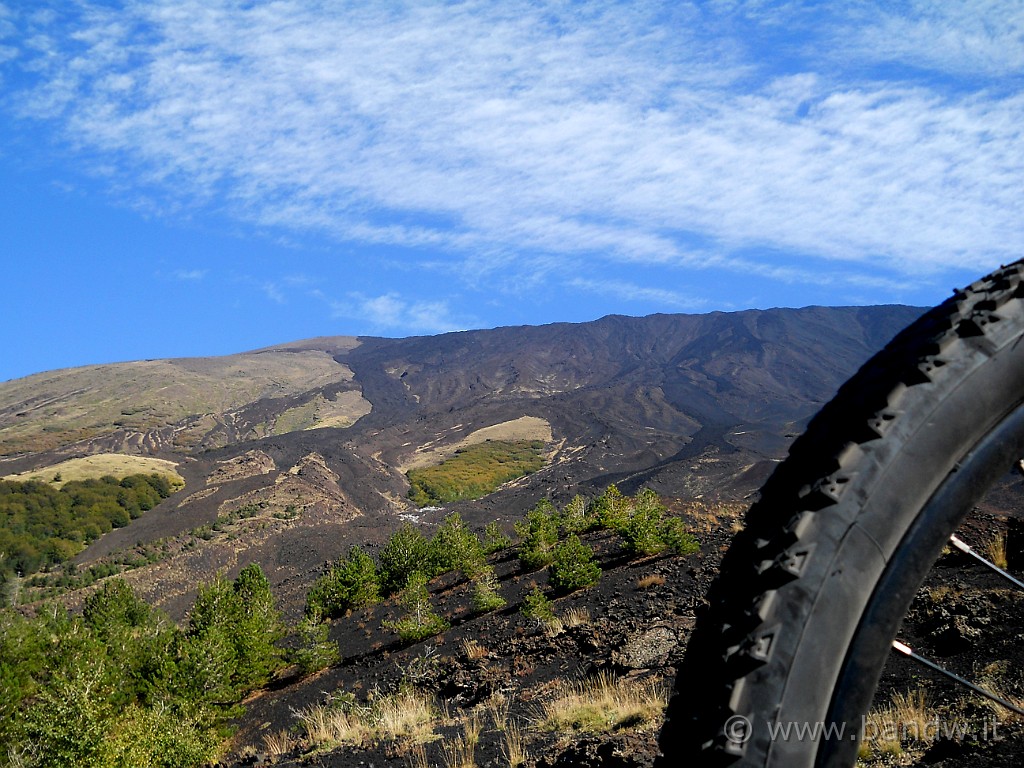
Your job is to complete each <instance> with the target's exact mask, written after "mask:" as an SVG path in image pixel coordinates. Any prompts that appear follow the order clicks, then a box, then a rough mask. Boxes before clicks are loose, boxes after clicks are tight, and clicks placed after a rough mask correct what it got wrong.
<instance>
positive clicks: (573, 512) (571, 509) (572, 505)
mask: <svg viewBox="0 0 1024 768" xmlns="http://www.w3.org/2000/svg"><path fill="white" fill-rule="evenodd" d="M559 523H560V525H561V527H562V530H563V531H564V532H565V533H583V532H584V531H589V530H590V529H591V528H595V527H597V525H598V520H597V516H596V514H594V512H593V511H592V510H591V509H590V507H589V505H588V504H587V500H586V499H584V498H583V497H582V496H580V495H578V494H577V495H576V496H574V497H573V499H572V501H570V502H569V503H568V504H566V505H565V508H564V509H562V512H561V514H560V515H559Z"/></svg>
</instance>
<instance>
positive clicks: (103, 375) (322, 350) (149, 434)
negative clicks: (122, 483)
mask: <svg viewBox="0 0 1024 768" xmlns="http://www.w3.org/2000/svg"><path fill="white" fill-rule="evenodd" d="M917 314H918V310H916V309H913V308H908V307H864V308H821V307H812V308H807V309H801V310H786V309H779V310H767V311H746V312H737V313H712V314H708V315H654V316H650V317H644V318H628V317H618V316H611V317H606V318H603V319H601V320H597V321H594V322H591V323H582V324H575V325H574V324H554V325H548V326H539V327H519V328H499V329H495V330H487V331H467V332H461V333H451V334H444V335H441V336H433V337H415V338H407V339H381V338H360V339H352V338H348V337H324V338H318V339H310V340H306V341H298V342H294V343H291V344H286V345H280V346H276V347H270V348H267V349H262V350H257V351H254V352H248V353H243V354H238V355H231V356H229V357H224V358H210V359H185V360H165V361H145V362H139V363H123V364H116V365H109V366H93V367H86V368H77V369H70V370H66V371H55V372H51V373H44V374H38V375H36V376H31V377H28V378H27V379H21V380H17V381H12V382H6V383H3V384H0V450H4V451H5V452H6V453H7V454H8V455H7V456H6V457H4V458H3V459H0V475H11V474H13V473H16V472H26V471H30V470H36V469H38V468H40V467H51V466H54V465H56V464H58V462H60V461H62V460H66V459H70V458H74V457H79V456H85V455H90V454H98V453H109V452H122V453H128V454H134V455H140V456H152V457H156V458H160V459H165V460H170V461H173V462H174V463H175V464H176V465H177V472H178V473H179V474H180V475H181V476H183V477H184V478H185V480H186V486H185V488H184V490H182V491H181V492H179V493H177V494H175V495H173V496H172V497H171V498H170V499H168V500H167V501H166V502H164V503H163V504H161V505H160V506H159V507H157V508H156V509H154V510H153V511H151V512H149V513H147V514H146V515H145V516H143V517H141V518H139V519H138V520H134V521H132V523H131V524H130V525H128V526H126V527H124V528H120V529H117V530H115V531H113V532H111V533H110V534H107V535H105V536H103V537H102V538H101V539H100V540H98V541H97V542H95V543H94V544H92V545H90V546H89V547H88V548H87V549H86V551H85V552H84V553H82V554H81V555H80V556H79V557H78V558H77V562H78V564H79V565H88V564H90V563H93V562H96V561H97V559H98V558H100V559H102V558H109V557H112V556H117V553H118V552H125V551H130V550H132V548H138V547H140V546H142V547H146V546H152V545H154V543H156V542H165V543H166V542H170V543H169V544H168V546H169V547H170V551H171V552H172V553H173V554H171V555H167V556H166V557H165V559H164V560H163V561H162V562H161V563H160V564H159V565H153V566H148V567H146V568H141V569H137V570H136V571H133V572H132V573H131V574H130V577H131V578H132V580H133V581H134V583H136V585H137V586H138V588H139V589H140V590H141V593H142V594H143V595H144V596H145V597H147V598H148V599H152V600H154V601H155V602H157V603H158V604H160V605H162V606H163V607H165V608H167V609H169V610H170V611H171V613H172V615H178V616H180V615H181V611H182V610H183V609H184V607H185V606H186V605H187V601H188V600H189V599H190V596H191V595H193V594H194V586H192V585H193V584H194V580H195V578H196V577H211V576H212V575H213V574H214V573H216V572H218V571H219V570H226V571H227V572H228V573H234V572H237V570H238V569H239V568H240V567H241V566H242V565H243V564H244V563H245V562H248V561H250V560H255V561H257V562H259V563H260V564H261V565H262V566H263V567H264V569H265V570H266V571H267V573H268V575H269V576H270V579H271V582H272V584H273V585H274V587H275V588H278V589H280V590H282V591H283V598H284V599H285V601H286V603H288V604H293V603H294V602H295V601H296V600H297V599H298V597H299V596H300V595H301V594H303V593H304V590H305V588H306V587H307V586H308V584H309V583H310V582H311V580H312V578H313V577H314V574H315V573H316V571H317V569H318V568H319V567H320V565H321V564H322V563H323V562H324V561H326V560H329V559H331V558H333V557H336V556H337V555H338V554H339V553H340V552H341V551H343V549H344V548H345V546H346V542H348V541H349V540H357V541H362V540H366V541H368V542H370V543H373V542H375V541H377V542H379V541H381V540H383V538H384V537H386V536H387V535H388V533H389V532H390V531H391V530H393V528H394V526H395V525H396V524H397V522H398V521H399V520H400V519H402V518H403V517H408V516H410V515H411V516H413V517H414V518H415V519H419V520H422V521H423V523H424V524H426V525H429V524H431V523H432V522H436V521H437V520H439V519H440V516H441V515H442V514H443V513H442V512H441V511H433V512H431V511H426V512H419V511H417V510H416V508H415V507H414V506H413V505H412V504H411V503H410V502H409V501H408V498H407V497H408V493H409V483H408V480H407V478H406V477H405V474H404V472H405V471H406V470H408V469H410V468H412V467H423V466H430V465H431V464H436V463H439V462H441V461H442V460H444V458H446V457H448V456H450V455H451V454H452V453H453V452H454V451H456V450H458V449H459V448H460V447H464V446H466V445H469V444H472V443H474V442H481V441H484V440H488V439H509V438H512V439H525V440H536V439H539V440H542V441H544V445H545V448H544V453H545V456H546V460H545V465H544V467H543V468H542V469H541V470H540V471H538V472H536V473H534V474H531V475H529V476H527V477H525V478H522V479H520V480H517V481H514V482H511V483H508V484H506V485H505V486H503V487H502V488H501V489H500V490H499V491H498V492H496V493H493V494H490V495H488V496H485V497H484V498H482V499H480V500H479V501H466V502H456V503H454V504H452V505H448V506H447V507H446V509H447V508H448V507H450V509H456V510H458V511H460V512H461V513H462V514H463V515H464V516H465V517H466V519H467V520H468V521H470V522H471V523H473V524H476V525H480V526H482V525H483V523H484V522H489V521H492V520H497V521H499V522H502V523H504V524H506V525H507V524H509V522H510V521H511V520H514V519H516V518H517V517H518V516H519V515H521V514H522V513H523V512H524V511H525V510H526V509H529V508H530V507H532V506H533V505H534V504H535V503H536V501H537V500H538V499H540V498H544V497H550V498H552V499H554V500H555V501H557V502H562V503H564V502H565V501H567V500H568V499H569V498H571V497H572V496H573V495H575V494H576V493H578V492H591V493H597V492H600V491H601V490H602V489H603V488H604V487H605V486H607V485H608V484H609V483H612V482H615V483H618V484H619V485H620V487H622V488H623V490H624V491H626V492H634V491H636V490H638V489H639V488H640V487H650V488H652V489H654V490H655V491H657V492H658V493H660V494H662V495H664V496H666V497H670V498H682V499H694V498H724V499H742V498H744V497H746V496H747V495H749V494H750V493H752V492H753V491H754V490H756V488H757V487H758V486H759V485H760V483H761V481H762V480H763V478H764V477H765V476H766V475H767V474H768V472H769V471H770V470H771V467H772V466H773V464H774V462H776V461H777V460H778V459H779V458H780V457H781V456H783V455H784V453H785V449H786V446H787V445H788V442H789V440H790V439H791V437H792V436H793V434H794V433H796V432H798V431H799V430H800V428H801V425H802V424H803V423H804V422H805V421H806V420H807V419H808V418H809V417H810V416H811V415H812V414H813V413H814V411H815V410H816V409H817V408H818V406H819V405H820V404H821V403H822V402H824V401H825V400H827V399H828V398H829V397H830V396H831V394H832V393H833V391H834V390H835V389H836V388H837V387H838V385H839V384H840V383H841V382H842V381H843V380H844V379H845V378H846V377H847V376H848V375H849V374H850V373H851V372H852V371H853V370H855V369H856V367H857V366H858V365H859V364H860V363H861V362H863V361H864V360H866V359H867V357H869V356H870V354H871V353H872V352H873V351H874V350H876V349H877V348H879V347H880V346H881V345H882V344H883V343H884V341H885V340H887V339H888V338H889V337H891V336H892V335H893V334H894V333H895V331H896V330H898V329H899V328H900V327H902V326H904V325H905V324H906V323H907V322H909V321H910V320H911V319H912V318H914V317H915V316H916V315H917ZM29 449H31V450H29ZM240 510H241V512H240ZM254 510H255V511H254ZM289 610H290V611H291V612H294V608H291V609H289Z"/></svg>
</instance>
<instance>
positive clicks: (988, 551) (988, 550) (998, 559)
mask: <svg viewBox="0 0 1024 768" xmlns="http://www.w3.org/2000/svg"><path fill="white" fill-rule="evenodd" d="M985 555H986V557H988V559H989V560H991V561H992V562H993V563H995V564H996V565H998V566H999V567H1000V568H1002V569H1003V570H1006V531H1000V532H999V533H997V534H996V535H995V536H994V537H993V538H991V539H989V540H988V541H987V542H986V543H985Z"/></svg>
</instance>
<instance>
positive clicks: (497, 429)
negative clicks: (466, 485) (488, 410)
mask: <svg viewBox="0 0 1024 768" xmlns="http://www.w3.org/2000/svg"><path fill="white" fill-rule="evenodd" d="M488 440H498V441H504V442H508V441H515V440H527V441H529V440H540V441H542V442H544V443H550V442H551V440H552V434H551V424H550V423H549V422H548V421H547V420H546V419H542V418H539V417H537V416H520V417H519V418H518V419H513V420H511V421H503V422H501V423H500V424H494V425H492V426H489V427H484V428H483V429H478V430H476V431H475V432H472V433H470V434H469V435H467V436H466V437H464V438H462V439H461V440H457V441H455V442H447V435H439V436H438V438H437V439H436V440H433V441H431V442H429V443H427V444H426V445H422V446H420V447H419V448H417V449H416V450H415V451H414V452H413V454H412V455H411V456H409V457H407V458H406V459H404V460H403V462H402V463H401V464H400V465H399V466H398V471H399V472H402V473H405V472H408V471H409V470H410V469H422V468H423V467H429V466H433V465H435V464H440V463H441V462H443V461H444V460H445V459H447V458H449V457H451V456H453V455H454V454H455V452H456V451H458V450H459V449H461V448H467V447H469V446H471V445H476V444H478V443H486V442H487V441H488Z"/></svg>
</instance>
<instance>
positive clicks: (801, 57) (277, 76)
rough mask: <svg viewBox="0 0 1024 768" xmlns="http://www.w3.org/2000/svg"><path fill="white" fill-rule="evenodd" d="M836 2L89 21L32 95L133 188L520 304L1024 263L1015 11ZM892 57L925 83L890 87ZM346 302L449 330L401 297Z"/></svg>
mask: <svg viewBox="0 0 1024 768" xmlns="http://www.w3.org/2000/svg"><path fill="white" fill-rule="evenodd" d="M822 5H823V4H815V3H787V4H782V5H780V6H775V5H774V4H771V5H765V4H757V3H755V4H751V5H749V6H748V7H747V9H746V11H745V16H744V17H743V18H740V17H739V12H735V13H733V15H730V14H729V13H726V12H719V11H716V10H715V8H717V7H718V6H715V5H713V4H712V5H710V6H707V7H704V6H693V7H691V6H689V5H685V4H675V3H665V4H658V3H645V4H623V5H620V4H614V3H594V4H586V5H584V6H576V5H564V4H557V3H552V4H543V3H541V4H537V3H529V4H528V3H519V2H508V3H484V2H476V1H472V0H471V1H470V2H464V3H459V4H435V3H425V4H422V3H417V4H387V5H384V6H380V5H371V6H368V7H351V6H344V7H336V8H335V7H331V6H327V7H325V6H323V5H322V4H319V3H307V2H302V1H301V0H281V2H276V3H273V4H252V5H250V6H249V7H247V8H245V9H240V8H239V6H238V5H236V4H234V3H227V2H223V1H219V0H173V1H172V0H146V2H141V0H124V1H123V2H122V3H120V4H119V6H118V7H111V6H110V5H109V4H103V5H100V4H96V5H93V4H90V3H89V2H87V1H86V2H83V3H82V4H81V6H80V8H81V10H80V11H68V10H67V9H66V7H65V6H63V5H61V6H59V7H58V8H57V9H55V10H54V11H53V12H51V13H50V15H49V17H48V18H38V17H37V18H28V17H23V18H20V19H18V20H17V23H18V24H20V25H21V27H20V29H21V35H20V37H19V38H18V39H20V40H21V42H20V50H19V52H18V53H19V55H18V57H16V58H15V59H13V60H12V61H13V64H14V65H17V66H19V67H20V68H21V69H20V70H19V72H20V75H19V83H20V84H21V85H20V86H19V87H18V88H16V89H15V91H14V95H13V96H12V97H11V99H12V103H13V104H14V105H15V108H16V110H17V113H18V114H19V115H21V116H23V117H28V118H31V119H33V120H35V121H37V122H39V123H42V124H44V125H52V126H55V127H56V130H57V131H58V133H59V134H60V135H61V136H62V137H63V140H64V141H65V142H66V143H67V144H68V145H69V146H71V147H74V148H77V149H79V150H81V152H82V157H83V158H86V157H89V158H93V160H94V161H95V162H96V163H97V166H99V165H103V166H105V167H106V168H108V171H107V173H110V174H111V175H112V177H113V178H114V179H117V180H119V183H120V182H121V181H123V179H124V178H134V179H137V180H138V181H137V186H138V189H136V190H135V192H136V193H139V192H141V191H145V192H146V193H147V194H149V195H151V196H154V197H156V198H160V199H169V200H170V201H172V202H173V203H174V204H179V205H186V206H213V207H223V209H224V210H225V211H226V212H227V213H229V214H231V215H233V216H235V217H239V218H243V219H246V220H249V221H252V222H256V223H258V224H261V225H265V226H272V227H282V228H285V229H289V230H298V231H302V230H315V231H318V232H326V233H328V234H330V235H331V236H333V237H335V238H338V239H340V240H347V241H356V242H365V243H376V244H393V245H401V246H409V247H413V248H417V247H430V248H432V249H435V250H436V249H444V250H447V251H448V252H449V253H450V254H452V258H453V259H456V260H459V261H461V262H463V263H466V262H472V263H474V264H476V265H482V266H484V267H486V265H487V264H492V263H493V264H497V265H500V266H501V269H502V271H504V272H507V271H508V270H518V272H519V274H520V275H521V276H522V278H523V279H525V278H526V277H528V276H529V274H530V273H531V271H532V270H534V269H540V270H549V271H550V270H554V271H558V270H560V269H561V270H562V271H563V272H571V270H572V268H573V265H574V264H576V263H577V261H576V260H578V259H580V258H586V259H591V260H594V259H596V260H598V261H599V262H600V261H601V260H607V261H609V262H617V263H638V264H649V265H657V264H662V265H672V266H702V267H707V266H708V259H707V254H715V257H714V258H715V264H714V266H715V268H717V269H723V270H732V271H749V270H751V269H755V270H757V269H760V270H762V272H763V273H764V274H766V275H769V276H771V277H772V279H790V280H801V281H807V282H815V281H817V280H820V279H821V273H822V269H831V268H835V266H836V265H841V268H842V269H843V270H845V271H846V273H847V274H848V275H849V279H850V280H851V281H856V279H858V277H857V276H858V275H859V276H860V277H859V279H861V280H862V281H864V280H871V279H872V278H871V274H873V272H874V271H875V270H878V269H882V270H884V271H885V272H886V273H887V274H889V275H899V276H903V277H904V278H906V277H908V276H920V275H926V276H933V277H934V276H935V275H937V274H939V273H942V272H943V271H944V270H948V269H950V268H970V269H981V268H983V267H988V266H990V265H992V264H993V263H995V262H998V261H1006V260H1010V259H1012V258H1016V257H1017V256H1018V255H1019V253H1020V251H1021V246H1022V245H1024V218H1022V217H1021V216H1020V209H1021V192H1020V179H1021V178H1024V95H1022V94H1021V92H1020V89H1019V88H1017V87H1000V86H1005V83H1003V81H1001V80H999V79H998V78H1000V77H1005V76H1009V75H1019V73H1020V71H1021V69H1022V68H1024V43H1022V36H1021V30H1022V29H1024V12H1022V11H1021V9H1020V7H1019V5H1018V4H1016V3H1009V2H1002V1H1000V0H991V1H990V2H985V3H981V4H972V6H971V10H970V12H967V11H955V10H949V7H950V6H951V4H932V3H927V4H925V3H918V2H906V3H902V4H901V5H900V6H899V7H894V6H891V5H890V4H877V5H876V4H870V3H867V4H865V3H849V4H845V3H836V4H828V8H827V9H822ZM76 7H79V6H76ZM943 9H946V10H943ZM69 13H70V14H75V15H74V16H73V17H72V18H70V19H69V18H68V17H67V16H65V15H64V14H69ZM8 16H11V13H10V12H8ZM54 19H58V20H60V21H61V22H62V24H61V25H57V24H55V23H53V21H54ZM817 22H827V24H823V29H822V30H819V31H814V30H815V29H816V23H817ZM4 23H14V22H8V21H5V20H4V19H3V16H2V15H0V25H2V24H4ZM789 23H792V24H794V25H802V26H803V28H804V29H806V30H809V31H808V32H807V34H808V35H813V36H814V37H813V39H810V40H808V41H807V43H806V44H805V45H804V46H802V47H800V46H797V47H796V48H795V49H793V50H790V51H789V52H788V53H787V52H785V51H783V52H781V53H777V54H776V53H773V52H771V51H767V50H755V49H754V47H753V46H754V44H752V43H749V42H747V41H746V38H745V37H744V35H743V28H741V25H742V24H746V25H755V26H757V28H758V29H760V30H761V31H762V32H761V33H762V34H764V35H770V34H772V30H774V29H778V28H781V27H784V26H785V25H787V24H789ZM68 24H70V26H68ZM708 30H710V31H711V33H710V34H708ZM0 34H2V27H0ZM3 39H5V40H6V41H7V44H8V45H9V44H10V41H11V40H12V37H11V36H8V37H6V38H3ZM839 40H843V41H845V42H844V43H842V45H839V44H838V43H837V42H836V41H839ZM823 41H824V42H828V43H831V45H825V46H819V45H816V44H815V43H821V42H823ZM819 48H820V49H821V52H820V53H818V52H816V51H818V50H819ZM836 50H840V51H841V53H842V55H843V56H844V57H846V58H845V59H843V60H840V59H838V58H837V57H836V56H835V55H834V53H833V52H834V51H836ZM786 55H788V56H790V57H791V58H790V59H788V60H783V59H784V56H786ZM0 58H2V57H0ZM893 61H896V62H900V63H901V64H904V65H909V66H910V67H911V69H907V70H901V74H900V75H898V76H896V75H892V74H891V73H890V74H889V75H886V76H885V77H884V79H883V75H881V74H879V73H878V72H876V71H874V70H873V69H872V68H873V67H876V66H877V65H878V64H879V63H880V62H893ZM950 62H955V64H950ZM11 65H12V62H8V64H7V68H8V69H10V67H11ZM914 68H916V69H914ZM920 69H929V70H932V71H931V72H926V73H924V74H920V73H918V70H920ZM935 72H939V73H941V74H942V75H943V77H946V78H947V80H945V81H942V82H938V81H937V80H936V75H935ZM948 78H959V79H956V80H955V81H950V80H949V79H948ZM993 78H996V79H995V80H994V79H993ZM950 82H953V85H955V86H956V87H949V85H950ZM83 161H84V160H83ZM758 250H760V251H764V252H767V251H771V250H780V251H785V252H786V253H787V254H789V256H790V259H789V261H790V262H791V263H792V262H794V261H799V262H801V263H802V264H804V265H805V266H804V267H802V268H791V267H787V268H779V267H778V266H777V265H775V264H774V263H773V262H772V261H771V259H768V258H765V259H758V258H755V257H753V256H750V255H749V254H750V253H751V252H755V251H758ZM474 260H475V261H474ZM463 271H464V272H465V273H466V274H467V275H469V276H470V277H473V276H479V275H480V274H481V270H478V269H473V270H463ZM565 279H570V277H569V274H566V275H565ZM595 285H597V284H595ZM637 290H648V291H653V293H650V294H649V295H650V297H651V298H655V297H656V294H657V291H658V290H659V289H650V288H648V289H643V288H642V287H640V286H638V287H637ZM666 298H669V297H667V296H666ZM346 306H355V307H357V308H358V311H359V312H363V313H367V314H368V316H372V317H375V318H376V322H377V323H378V324H379V326H380V327H382V328H390V327H395V326H396V323H398V322H405V323H419V324H420V325H418V326H417V327H421V328H423V329H424V330H428V329H430V326H431V322H433V329H437V330H441V329H446V328H448V327H453V326H452V323H451V321H450V320H449V319H447V314H446V313H447V308H446V307H444V306H443V305H432V304H417V303H409V302H405V301H403V300H401V299H399V298H398V297H397V296H394V295H391V294H385V295H381V296H377V297H376V298H368V297H362V298H359V299H353V300H352V302H350V304H348V305H346ZM431 318H434V320H433V321H432V320H431ZM436 318H443V319H442V320H436Z"/></svg>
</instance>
